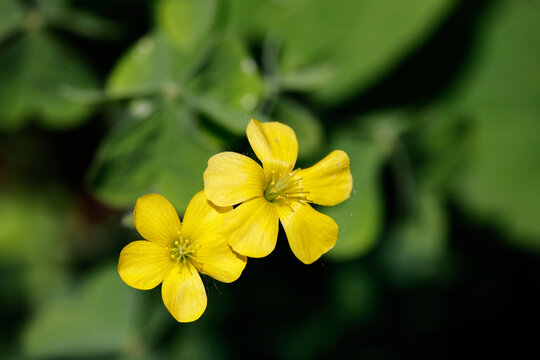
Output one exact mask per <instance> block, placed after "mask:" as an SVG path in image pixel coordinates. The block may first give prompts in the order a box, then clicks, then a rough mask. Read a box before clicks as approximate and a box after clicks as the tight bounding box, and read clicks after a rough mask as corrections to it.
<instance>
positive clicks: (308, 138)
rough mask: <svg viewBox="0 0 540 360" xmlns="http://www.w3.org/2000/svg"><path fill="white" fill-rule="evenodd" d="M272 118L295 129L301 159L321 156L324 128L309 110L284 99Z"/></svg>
mask: <svg viewBox="0 0 540 360" xmlns="http://www.w3.org/2000/svg"><path fill="white" fill-rule="evenodd" d="M272 117H273V118H274V119H276V120H277V121H279V122H282V123H284V124H287V125H289V126H290V127H292V128H293V130H294V132H295V133H296V137H297V138H298V157H299V159H306V158H308V159H312V158H313V156H314V155H318V154H320V152H321V148H322V145H323V143H324V139H323V127H322V125H321V123H320V122H319V120H318V119H317V118H316V117H315V115H314V114H313V113H312V112H311V111H309V109H307V108H305V107H303V106H302V105H300V104H299V103H296V102H294V101H291V100H287V99H283V100H281V101H280V102H279V103H278V106H277V109H276V111H275V113H274V115H273V116H272Z"/></svg>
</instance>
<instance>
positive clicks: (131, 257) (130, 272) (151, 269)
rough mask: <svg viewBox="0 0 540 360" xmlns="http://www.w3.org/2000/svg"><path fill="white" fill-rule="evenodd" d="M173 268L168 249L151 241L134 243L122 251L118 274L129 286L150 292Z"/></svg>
mask: <svg viewBox="0 0 540 360" xmlns="http://www.w3.org/2000/svg"><path fill="white" fill-rule="evenodd" d="M173 266H174V262H172V261H171V258H170V252H169V249H167V248H166V247H163V246H160V245H158V244H156V243H153V242H150V241H134V242H132V243H130V244H128V245H126V246H125V247H124V248H123V249H122V252H121V253H120V260H119V261H118V273H119V274H120V277H121V278H122V280H124V282H125V283H126V284H128V285H129V286H131V287H134V288H136V289H141V290H148V289H152V288H154V287H156V286H157V285H159V284H160V283H161V282H162V281H163V280H164V279H165V277H166V276H167V274H168V273H169V272H170V271H171V269H172V268H173Z"/></svg>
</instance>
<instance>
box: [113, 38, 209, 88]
mask: <svg viewBox="0 0 540 360" xmlns="http://www.w3.org/2000/svg"><path fill="white" fill-rule="evenodd" d="M201 60H202V58H201V54H200V53H199V52H185V51H182V50H180V49H178V48H177V47H176V46H175V45H174V44H173V42H172V41H171V39H170V37H169V36H167V35H166V34H165V33H163V32H162V31H155V32H153V33H151V34H150V35H148V36H145V37H143V38H141V39H140V40H139V41H137V43H136V44H135V45H134V46H133V47H132V48H131V49H130V50H129V51H128V52H127V53H126V54H125V55H123V57H122V58H121V59H120V61H119V62H118V63H117V64H116V66H115V67H114V69H113V71H112V73H111V75H110V76H109V79H108V81H107V90H108V91H109V92H110V93H111V94H112V95H113V96H145V95H148V94H154V93H156V92H158V93H160V92H167V91H175V88H176V91H179V89H180V85H181V84H183V82H184V81H185V80H186V78H188V77H189V76H190V75H192V74H193V72H194V71H195V68H196V67H197V66H198V64H199V63H200V61H201Z"/></svg>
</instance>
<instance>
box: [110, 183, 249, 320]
mask: <svg viewBox="0 0 540 360" xmlns="http://www.w3.org/2000/svg"><path fill="white" fill-rule="evenodd" d="M231 210H232V207H224V208H219V207H216V206H214V205H212V204H210V203H209V202H208V201H207V200H206V198H205V197H204V194H203V192H202V191H200V192H198V193H197V194H196V195H195V196H194V197H193V199H191V201H190V202H189V205H188V207H187V209H186V213H185V216H184V223H183V224H180V219H179V218H178V215H177V213H176V210H175V209H174V207H173V206H172V204H171V203H170V202H169V201H168V200H167V199H166V198H165V197H163V196H161V195H159V194H148V195H144V196H142V197H140V198H139V199H138V200H137V204H136V205H135V227H136V228H137V230H138V231H139V233H140V234H141V236H142V237H143V238H145V239H147V240H142V241H134V242H132V243H130V244H128V245H127V246H126V247H124V249H123V250H122V252H121V253H120V261H119V263H118V273H119V274H120V277H121V278H122V280H124V282H125V283H126V284H128V285H129V286H132V287H134V288H136V289H141V290H148V289H152V288H154V287H156V286H157V285H159V284H160V283H161V282H163V285H162V287H161V295H162V298H163V302H164V303H165V306H166V307H167V309H168V310H169V312H170V313H171V314H172V316H174V318H175V319H176V320H178V321H181V322H189V321H195V320H197V319H198V318H199V317H200V316H201V315H202V313H203V312H204V310H205V309H206V292H205V289H204V285H203V283H202V280H201V277H200V276H199V272H201V273H203V274H206V275H209V276H211V277H213V278H215V279H217V280H219V281H222V282H233V281H235V280H236V279H238V277H239V276H240V274H241V273H242V270H244V267H245V266H246V258H245V257H244V256H241V255H238V254H236V253H234V252H233V251H232V250H231V248H230V247H229V246H228V245H227V242H226V240H225V238H224V237H223V234H222V232H221V228H222V222H223V219H224V218H225V216H226V215H227V214H228V213H229V212H230V211H231Z"/></svg>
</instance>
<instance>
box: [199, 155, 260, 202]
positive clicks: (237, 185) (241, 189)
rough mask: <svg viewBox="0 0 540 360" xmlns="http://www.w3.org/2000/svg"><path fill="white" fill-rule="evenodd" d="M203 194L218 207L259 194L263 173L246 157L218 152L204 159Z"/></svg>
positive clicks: (257, 165)
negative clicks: (206, 159) (205, 161)
mask: <svg viewBox="0 0 540 360" xmlns="http://www.w3.org/2000/svg"><path fill="white" fill-rule="evenodd" d="M203 178H204V194H205V195H206V198H207V199H208V200H210V201H211V202H213V203H214V204H216V205H218V206H231V205H236V204H239V203H241V202H243V201H246V200H249V199H252V198H254V197H257V196H262V193H263V188H264V173H263V170H262V168H261V166H260V165H259V164H257V163H256V162H255V161H254V160H252V159H250V158H249V157H247V156H245V155H241V154H237V153H234V152H222V153H219V154H216V155H214V156H212V157H211V158H210V159H209V160H208V167H207V168H206V170H205V171H204V175H203Z"/></svg>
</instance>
